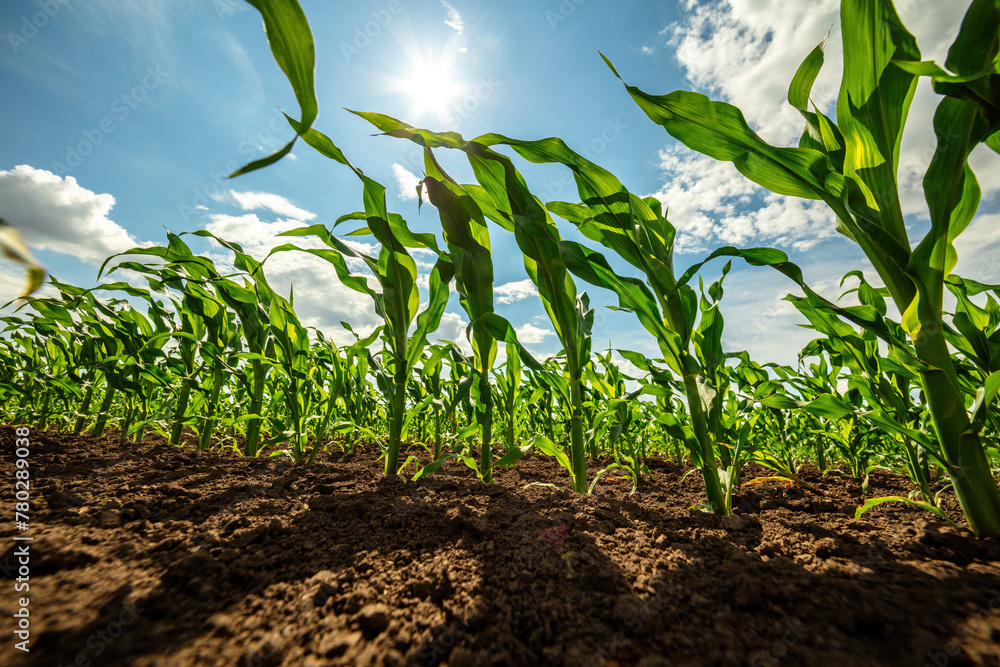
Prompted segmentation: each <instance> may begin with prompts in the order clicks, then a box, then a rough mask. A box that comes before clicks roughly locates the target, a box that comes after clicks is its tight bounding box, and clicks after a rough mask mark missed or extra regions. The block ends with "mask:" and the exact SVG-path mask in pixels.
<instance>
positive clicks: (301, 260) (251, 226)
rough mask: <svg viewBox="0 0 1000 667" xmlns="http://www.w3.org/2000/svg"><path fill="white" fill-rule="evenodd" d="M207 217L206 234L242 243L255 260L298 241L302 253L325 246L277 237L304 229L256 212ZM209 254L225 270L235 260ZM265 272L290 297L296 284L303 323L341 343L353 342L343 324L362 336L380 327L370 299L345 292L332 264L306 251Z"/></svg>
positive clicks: (277, 260) (287, 255) (270, 264)
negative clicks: (261, 216)
mask: <svg viewBox="0 0 1000 667" xmlns="http://www.w3.org/2000/svg"><path fill="white" fill-rule="evenodd" d="M209 217H210V219H211V222H209V223H208V225H206V229H208V231H210V232H212V233H213V234H215V235H216V236H218V237H220V238H223V239H225V240H227V241H233V242H236V243H239V244H240V245H241V246H242V247H243V250H244V251H245V252H246V253H247V254H249V255H250V256H252V257H254V258H255V259H257V260H262V259H264V257H266V256H267V254H268V253H269V252H270V251H271V250H272V249H273V248H275V247H277V246H279V245H282V244H285V243H288V242H289V241H294V242H295V244H296V245H297V246H299V247H302V248H326V247H327V246H326V245H325V244H324V243H323V242H322V241H320V240H319V239H316V238H314V237H308V236H302V237H295V238H294V239H289V238H284V237H276V234H279V233H281V232H284V231H287V230H289V229H294V228H296V227H300V226H301V224H300V223H299V222H297V221H294V220H279V221H276V222H266V221H263V220H261V219H259V218H258V217H257V215H256V214H254V213H248V214H246V215H241V216H232V215H221V214H216V215H211V216H209ZM348 245H350V246H351V247H352V248H354V249H357V250H359V251H362V252H365V253H368V254H372V253H375V254H377V252H378V251H377V246H374V245H372V244H366V243H358V242H354V241H352V242H350V243H349V244H348ZM209 254H210V256H211V257H212V259H213V260H214V261H215V262H216V263H217V264H224V265H226V264H229V262H230V261H231V255H229V253H228V251H226V250H224V249H222V248H219V249H218V250H216V251H213V252H211V253H209ZM349 265H350V266H351V269H352V270H353V271H355V272H359V271H360V270H361V268H362V267H361V266H358V265H356V264H355V263H353V262H349ZM264 271H265V275H266V276H267V281H268V283H269V284H270V285H271V287H272V289H274V290H275V291H276V292H277V293H278V294H281V295H282V296H284V297H286V298H287V297H288V294H289V289H290V288H291V287H292V285H294V296H295V311H296V313H298V315H299V319H300V321H301V322H302V324H303V325H305V326H314V327H316V328H317V329H320V330H322V331H323V332H324V333H325V334H326V335H328V336H330V337H332V338H333V339H334V341H336V342H337V343H338V344H343V343H349V342H353V340H354V338H353V336H351V335H350V333H348V332H347V331H346V330H344V329H343V328H342V327H341V326H340V322H341V321H346V322H349V323H350V324H351V326H353V327H354V330H355V331H357V332H358V333H359V334H361V335H364V334H365V333H367V332H370V331H371V330H372V329H374V327H376V326H377V325H379V324H381V319H380V318H379V317H378V315H376V314H375V310H374V307H373V304H372V300H371V299H370V298H369V297H368V296H367V295H364V294H361V293H359V292H355V291H354V290H351V289H348V288H347V287H344V285H343V284H342V283H341V282H340V280H339V279H338V278H337V274H336V271H335V270H334V268H333V265H331V264H329V263H328V262H326V261H324V260H322V259H320V258H318V257H314V256H313V255H310V254H307V253H302V252H282V253H278V254H276V255H273V256H271V257H270V258H269V259H268V260H267V262H266V263H265V264H264ZM368 283H369V285H371V286H372V287H373V288H374V289H375V290H376V291H378V283H376V282H375V281H374V280H373V279H369V281H368Z"/></svg>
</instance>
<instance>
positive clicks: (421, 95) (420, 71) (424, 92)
mask: <svg viewBox="0 0 1000 667" xmlns="http://www.w3.org/2000/svg"><path fill="white" fill-rule="evenodd" d="M406 88H407V92H408V93H409V95H410V98H411V99H412V100H413V107H414V108H413V110H412V113H413V116H414V117H415V118H419V117H420V116H421V115H423V114H424V113H426V112H432V113H435V114H437V116H438V118H439V119H440V120H447V118H448V116H449V115H450V111H449V110H450V109H451V107H453V106H454V104H455V101H456V100H457V99H458V97H459V94H460V92H461V86H459V84H458V83H457V82H456V81H455V73H454V71H453V70H452V68H451V63H449V62H447V61H446V60H444V59H441V60H437V61H429V60H424V59H423V58H420V59H415V61H414V63H413V70H412V73H411V75H410V78H409V79H408V80H407V85H406Z"/></svg>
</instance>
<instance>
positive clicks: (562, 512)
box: [0, 427, 1000, 667]
mask: <svg viewBox="0 0 1000 667" xmlns="http://www.w3.org/2000/svg"><path fill="white" fill-rule="evenodd" d="M13 438H14V433H13V429H11V428H9V427H2V428H0V443H2V451H3V461H2V466H0V469H2V475H3V479H4V480H8V481H5V482H4V484H7V485H9V486H10V487H13V478H14V465H13V461H14V459H13V451H14V447H13V444H14V443H13ZM31 438H32V447H31V457H30V461H31V466H32V467H31V475H32V477H31V480H32V486H31V493H32V501H31V502H32V505H31V507H32V513H31V524H30V528H29V530H28V531H27V532H26V533H20V532H19V531H17V530H16V528H15V526H14V524H13V521H12V520H11V519H12V517H11V516H5V517H4V520H3V522H2V524H0V525H2V527H0V540H2V546H0V575H2V576H3V577H4V579H5V580H4V581H3V582H0V583H2V586H3V595H2V596H0V616H2V618H3V623H2V624H0V627H2V628H3V631H2V637H3V640H2V644H0V664H3V665H44V666H46V667H54V666H59V667H61V666H63V665H71V664H75V665H80V666H81V667H89V666H91V665H94V666H98V665H100V666H103V665H178V666H182V665H239V666H240V667H273V666H276V665H306V666H309V665H317V666H318V665H404V666H410V665H416V666H422V667H433V666H434V665H451V666H452V667H460V666H472V665H572V666H573V667H578V666H581V665H587V666H590V665H594V666H597V665H643V666H645V667H652V666H655V665H736V664H743V665H747V664H749V665H779V664H780V665H783V666H784V665H838V666H840V665H844V666H848V665H915V666H918V667H919V666H920V665H925V664H927V665H936V666H937V667H943V666H944V665H998V664H1000V613H998V612H1000V544H998V543H997V542H996V541H989V540H977V539H975V538H974V537H972V536H971V534H970V533H968V531H965V530H956V529H954V528H951V527H950V526H948V525H947V524H945V523H943V522H942V521H940V520H938V519H937V518H936V517H934V516H933V515H930V514H927V513H924V512H923V511H921V510H919V509H916V508H912V507H910V506H908V505H903V504H897V503H892V504H886V505H881V506H879V507H877V508H875V509H873V510H871V511H870V512H869V513H868V514H867V515H866V516H865V517H864V519H863V520H860V521H855V520H854V519H853V512H854V509H855V508H856V507H857V506H858V505H859V504H860V503H861V502H862V494H861V489H860V484H859V483H858V481H857V480H854V479H851V478H850V477H848V476H846V475H843V474H840V473H830V474H827V475H825V476H821V475H819V474H818V473H817V472H816V471H815V470H809V469H807V470H806V471H805V472H804V479H805V480H806V481H808V482H810V483H811V484H813V485H815V486H816V487H818V488H819V489H821V490H823V491H824V492H825V493H826V494H827V495H826V496H825V497H822V496H818V495H815V494H812V493H809V492H806V491H802V490H800V489H798V488H796V487H791V488H788V487H786V486H785V485H784V484H782V483H771V482H768V483H760V484H756V485H754V486H752V487H748V488H746V489H744V490H742V495H741V496H740V498H739V499H738V501H737V502H736V503H735V504H736V506H737V510H736V512H737V516H734V517H730V518H722V517H717V516H714V515H711V514H705V513H703V512H700V511H697V510H692V509H691V507H692V506H695V505H697V504H699V503H700V502H701V501H702V498H703V491H702V489H701V488H700V484H701V481H700V477H699V476H698V475H697V474H689V475H687V476H686V477H684V476H683V475H682V473H683V472H684V471H682V470H680V469H678V468H677V467H675V466H673V465H671V464H668V463H660V462H651V463H650V467H651V469H652V476H651V477H650V478H648V479H644V480H643V482H642V484H641V486H640V489H639V492H638V493H636V494H635V495H629V490H630V488H631V483H630V482H627V481H626V480H609V481H607V482H602V483H601V484H599V485H598V488H597V489H596V493H595V494H594V495H593V496H589V497H587V496H579V495H573V494H572V493H570V492H569V491H566V490H564V491H559V490H556V489H554V488H551V487H543V486H531V487H527V488H525V484H527V483H528V482H551V483H554V484H556V485H558V486H561V487H563V489H566V486H567V484H568V475H567V474H566V473H565V472H564V471H563V470H562V469H561V468H559V467H558V466H557V465H556V464H555V463H554V462H553V461H551V460H549V459H545V458H531V457H529V458H526V459H524V460H522V461H520V462H519V463H518V464H517V465H516V467H515V468H514V469H507V470H499V471H497V472H496V474H495V479H496V484H495V485H493V486H487V485H484V484H482V483H479V482H478V481H476V479H475V477H474V476H473V475H472V474H471V471H470V470H469V469H467V468H465V467H464V466H460V465H452V466H446V467H445V468H444V469H443V470H441V471H439V472H438V473H437V474H435V475H433V476H431V477H429V478H427V479H425V480H422V481H420V482H418V483H413V482H410V481H404V479H403V478H391V479H390V478H386V477H384V476H383V475H381V474H380V465H379V463H377V462H376V455H375V453H372V452H367V453H366V452H359V453H358V454H357V455H355V456H342V457H336V456H335V457H332V458H328V459H327V460H326V461H324V462H322V463H318V464H316V465H312V466H304V465H301V466H297V465H293V464H291V463H290V462H288V461H286V460H282V459H271V460H263V459H256V460H248V459H245V458H242V457H240V456H238V455H236V454H234V453H232V452H223V453H218V452H213V453H199V452H197V451H196V450H193V449H191V448H186V449H175V448H171V447H169V446H166V445H165V444H164V442H163V441H162V440H157V439H155V438H154V439H152V441H151V442H150V443H146V444H142V445H138V446H137V445H133V444H128V445H124V446H123V445H120V444H119V443H118V439H117V438H109V437H105V438H80V437H74V436H70V435H65V434H57V433H52V432H33V433H32V434H31ZM421 455H423V451H422V450H421ZM423 458H425V459H426V456H425V455H423ZM597 469H598V468H597V467H594V468H593V469H592V472H593V471H596V470H597ZM757 472H760V473H761V474H763V471H751V473H754V474H756V473H757ZM909 490H910V485H909V484H908V483H907V482H906V481H905V480H903V479H900V478H898V477H892V476H885V475H874V476H873V477H872V479H871V483H870V487H869V494H870V495H872V496H882V495H906V493H907V492H908V491H909ZM3 495H4V497H5V498H8V499H9V498H10V497H11V495H12V491H7V490H5V491H4V492H3ZM4 506H5V507H6V508H7V513H8V515H10V514H11V513H12V510H13V508H12V503H10V502H7V501H5V504H4ZM14 535H31V536H33V537H34V541H33V542H31V543H30V545H31V559H30V570H31V572H30V593H29V595H30V607H29V608H30V612H31V616H30V618H31V629H30V631H31V643H30V649H31V651H30V653H28V654H24V653H22V652H21V651H18V650H16V649H15V648H14V643H15V642H16V641H17V639H12V634H11V620H12V614H13V613H14V612H15V610H16V609H17V606H16V605H17V604H18V603H17V598H18V597H19V596H21V595H24V593H14V581H13V578H14V577H16V576H17V574H16V568H17V564H16V561H17V557H16V556H15V553H14V551H15V548H16V547H17V545H20V544H24V543H23V542H21V543H15V542H13V541H12V537H13V536H14Z"/></svg>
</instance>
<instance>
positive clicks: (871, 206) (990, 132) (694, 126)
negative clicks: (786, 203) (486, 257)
mask: <svg viewBox="0 0 1000 667" xmlns="http://www.w3.org/2000/svg"><path fill="white" fill-rule="evenodd" d="M998 26H1000V7H998V6H997V5H996V3H994V2H991V1H990V0H974V2H973V3H972V4H971V6H970V8H969V10H968V12H967V13H966V15H965V19H964V21H963V23H962V27H961V30H960V31H959V34H958V37H957V38H956V40H955V42H954V43H953V44H952V46H951V49H950V51H949V53H948V59H947V60H946V62H945V66H946V67H947V68H948V70H949V71H950V73H949V72H946V71H945V70H943V69H942V68H940V67H938V66H937V65H935V64H934V63H930V62H921V60H920V51H919V49H918V47H917V44H916V40H915V39H914V38H913V36H912V35H911V34H910V33H909V31H907V29H906V27H905V26H904V25H903V23H902V21H901V20H900V18H899V15H898V14H897V13H896V10H895V7H894V6H893V3H892V2H891V0H843V2H842V3H841V31H842V34H843V41H844V72H843V79H842V83H841V88H840V95H839V97H838V99H837V109H836V112H837V113H836V117H837V120H836V122H834V120H832V119H830V118H828V117H827V116H826V115H825V114H824V113H823V111H822V110H820V109H818V108H814V109H813V110H812V111H810V110H809V104H808V102H809V93H810V91H811V88H812V83H813V81H814V80H815V77H816V74H817V72H818V71H819V69H820V67H821V66H822V64H823V48H822V47H823V44H821V45H820V46H818V47H817V48H816V49H815V50H813V52H812V53H810V55H809V56H808V57H807V59H806V60H805V62H804V63H803V64H802V66H801V67H800V68H799V70H798V72H797V73H796V75H795V77H794V79H793V80H792V84H791V86H790V88H789V94H788V100H789V102H790V103H791V104H792V105H793V106H794V107H795V108H797V109H798V110H799V111H800V112H801V113H802V115H803V117H804V118H805V120H806V129H805V132H804V133H803V135H802V138H801V140H800V142H799V146H798V147H797V148H776V147H774V146H771V145H769V144H767V143H766V142H764V141H763V140H761V139H760V137H759V136H757V135H756V134H755V133H754V132H753V130H751V129H750V127H749V126H748V125H747V124H746V121H745V120H744V118H743V114H742V113H740V111H739V110H738V109H737V108H735V107H733V106H731V105H729V104H725V103H722V102H713V101H710V100H709V99H708V98H707V97H706V96H704V95H700V94H697V93H692V92H685V91H676V92H673V93H670V94H668V95H661V96H654V95H649V94H647V93H645V92H643V91H641V90H639V89H638V88H636V87H634V86H626V88H627V90H628V92H629V94H630V95H631V96H632V99H633V100H634V101H635V102H636V103H637V104H638V105H639V107H640V108H641V109H642V110H643V111H644V112H645V113H646V114H647V116H649V118H650V119H651V120H652V121H653V122H655V123H657V124H659V125H661V126H663V127H664V129H666V131H667V132H668V133H669V134H671V135H672V136H673V137H675V138H676V139H678V140H679V141H681V142H682V143H684V144H685V145H686V146H688V147H689V148H692V149H693V150H696V151H698V152H701V153H703V154H705V155H708V156H709V157H712V158H715V159H717V160H726V161H730V162H733V164H734V165H735V166H736V168H737V169H738V170H739V171H740V173H742V174H743V175H744V176H746V177H747V178H749V179H750V180H752V181H753V182H755V183H757V184H759V185H762V186H763V187H765V188H767V189H769V190H771V191H773V192H776V193H778V194H784V195H789V196H796V197H804V198H808V199H822V200H823V201H824V202H825V203H826V204H827V205H828V206H829V207H830V209H831V210H832V211H833V212H834V214H835V215H836V218H837V230H838V231H840V232H841V233H842V234H844V235H845V236H847V237H848V238H849V239H851V240H852V241H854V242H855V243H857V244H858V245H859V246H860V247H861V249H862V250H863V251H864V252H865V254H866V256H867V257H868V258H869V260H870V261H871V262H872V265H873V266H874V268H875V270H876V271H877V272H878V274H879V277H880V278H881V279H882V281H883V282H884V284H885V286H886V289H887V290H888V292H889V295H890V297H891V298H892V300H893V302H894V303H895V304H896V306H897V308H898V309H899V311H900V312H901V313H903V321H902V324H903V328H904V329H905V332H906V335H907V336H908V337H909V339H910V340H911V341H912V342H913V345H914V348H915V351H916V356H917V357H918V358H919V360H920V362H921V365H920V368H919V374H920V383H921V386H922V389H923V391H924V395H925V397H926V400H927V403H928V406H929V409H930V412H931V416H932V421H933V425H934V430H935V435H936V437H937V442H938V444H939V446H940V448H941V454H942V458H943V459H944V460H945V461H946V462H947V464H948V471H949V473H950V475H951V476H952V480H953V483H954V485H955V491H956V494H957V495H958V498H959V502H960V503H961V506H962V509H963V511H964V513H965V516H966V519H967V520H968V522H969V525H970V526H971V527H972V529H973V530H974V531H975V532H976V533H977V534H979V535H983V536H997V535H1000V491H998V489H997V485H996V483H995V482H994V480H993V477H992V474H991V471H990V466H989V463H988V460H987V457H986V455H985V452H984V450H983V445H982V441H981V439H980V435H979V432H978V430H977V429H976V428H975V427H974V426H973V417H971V416H970V415H969V413H968V412H967V410H966V406H965V402H964V399H963V396H962V392H961V389H960V386H959V380H958V377H957V374H956V371H955V364H954V362H953V360H952V357H951V354H950V353H949V350H948V345H947V341H948V338H947V336H946V334H945V327H944V326H943V316H942V303H943V299H942V297H943V293H944V289H945V288H944V285H945V279H946V278H947V277H948V275H949V273H950V272H951V270H952V269H953V268H954V266H955V263H956V262H957V255H956V253H955V249H954V246H953V242H954V240H955V238H956V237H957V236H958V235H959V234H960V233H961V232H962V231H963V230H964V229H965V228H966V227H967V226H968V224H969V222H971V220H972V218H973V216H974V214H975V212H976V209H977V207H978V205H979V199H980V189H979V186H978V184H977V182H976V178H975V176H974V174H973V173H972V170H971V169H970V168H969V166H968V156H969V154H970V153H971V152H972V150H973V149H974V148H975V147H976V146H977V145H978V144H980V143H986V144H987V145H988V146H989V147H991V148H992V149H993V150H997V151H1000V126H998V111H1000V104H998V103H997V99H998V93H997V86H998V85H1000V84H998V83H997V74H998V73H1000V60H997V53H998V48H1000V45H998V39H997V33H998ZM609 65H610V63H609ZM612 69H614V68H613V67H612ZM615 73H616V74H617V72H615ZM921 75H926V76H930V77H931V78H932V79H933V82H934V86H935V90H936V91H937V92H938V93H939V94H941V95H942V99H941V101H940V103H939V104H938V107H937V111H936V113H935V116H934V133H935V134H936V135H937V138H938V149H937V151H936V152H935V154H934V157H933V158H932V160H931V163H930V165H929V166H928V168H927V173H926V175H925V177H924V192H925V195H926V199H927V204H928V208H929V211H930V218H931V229H930V230H929V231H928V232H927V234H926V235H925V236H924V238H923V239H922V240H921V241H920V242H919V243H917V244H916V245H915V246H911V243H910V240H909V238H908V235H907V230H906V227H905V225H904V222H903V216H902V212H901V208H900V204H899V194H898V187H897V181H896V173H897V170H898V166H899V164H898V163H899V143H900V139H901V136H902V130H903V127H904V125H905V123H906V119H907V113H908V111H909V106H910V101H911V100H912V98H913V92H914V89H915V86H916V81H917V77H918V76H921ZM889 342H890V343H895V342H897V341H895V340H891V341H889ZM998 384H1000V376H996V378H994V377H993V376H991V377H990V379H989V380H988V381H987V382H985V383H984V384H983V385H982V386H981V389H982V392H983V396H982V400H981V402H980V405H988V404H989V403H990V401H991V400H992V399H993V397H994V395H995V393H996V389H997V386H998Z"/></svg>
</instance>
